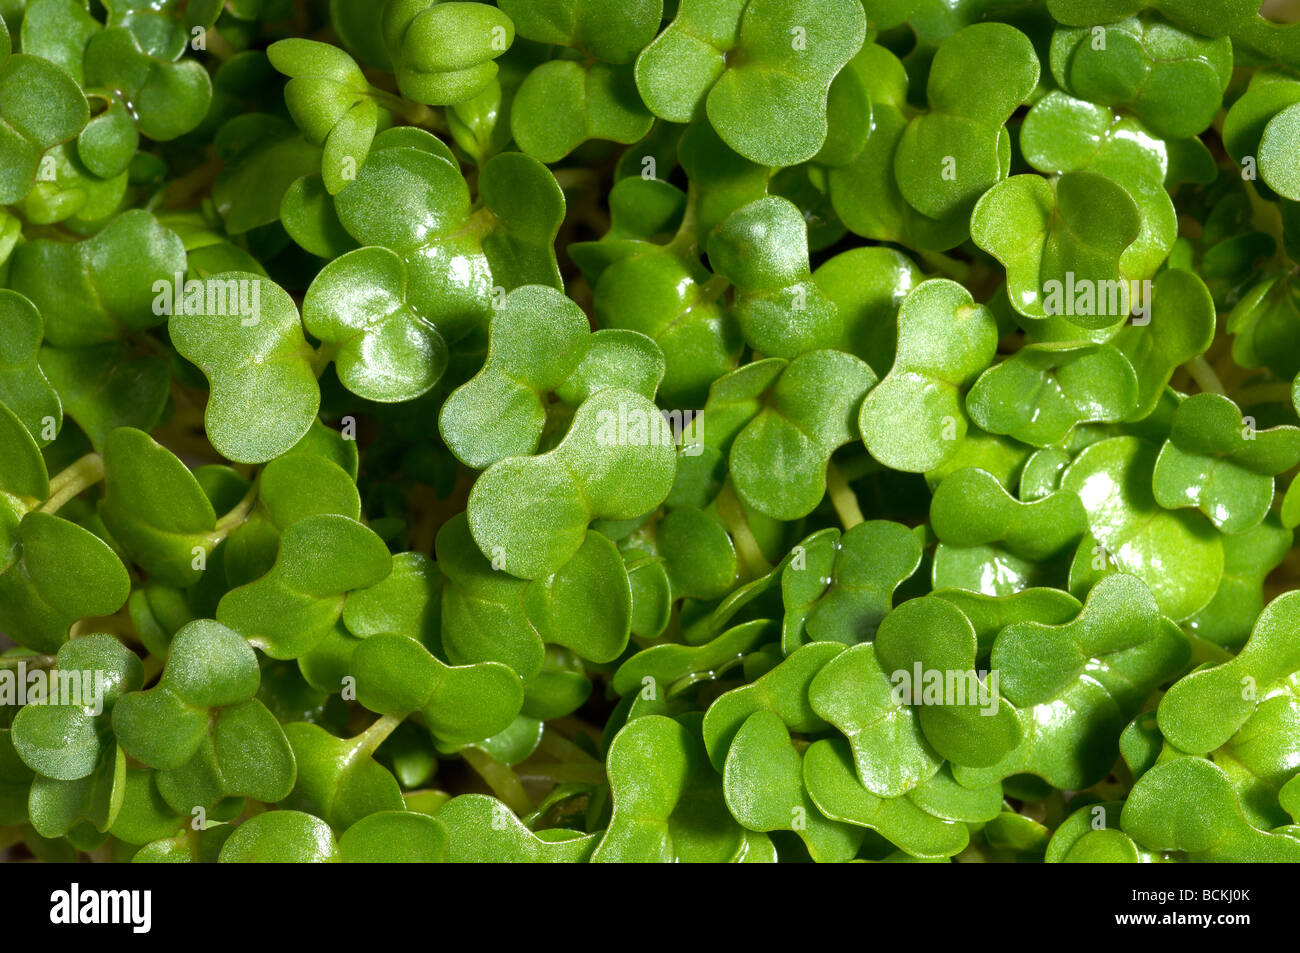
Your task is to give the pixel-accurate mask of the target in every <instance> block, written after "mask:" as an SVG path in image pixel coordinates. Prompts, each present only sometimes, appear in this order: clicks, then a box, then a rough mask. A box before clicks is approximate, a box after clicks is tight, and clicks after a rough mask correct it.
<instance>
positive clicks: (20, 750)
mask: <svg viewBox="0 0 1300 953" xmlns="http://www.w3.org/2000/svg"><path fill="white" fill-rule="evenodd" d="M60 673H61V674H60ZM56 678H57V679H59V680H58V681H55V679H56ZM143 680H144V669H143V667H142V666H141V664H140V659H139V658H137V657H136V655H135V654H134V653H133V652H131V650H130V649H128V648H127V647H126V646H124V645H122V643H121V642H119V641H118V640H117V639H115V638H114V637H113V636H111V635H105V634H97V635H87V636H83V637H82V638H80V639H76V640H74V641H72V642H65V643H64V644H63V645H62V646H61V647H60V648H59V651H58V654H57V655H56V656H55V663H54V670H53V672H52V673H51V689H54V688H55V687H56V686H58V688H59V689H64V690H66V692H67V696H66V697H65V696H64V695H63V691H51V692H50V694H49V697H45V698H42V699H39V700H37V699H34V698H33V699H32V700H31V701H29V703H28V704H27V705H24V706H23V707H22V708H20V709H18V711H17V713H16V714H15V715H14V717H13V723H12V725H11V727H10V740H11V743H12V745H13V750H14V751H15V752H16V753H17V755H18V757H19V758H21V759H22V761H23V763H24V764H25V765H27V767H28V768H30V769H31V770H32V771H35V772H36V773H37V774H39V775H40V776H41V777H43V778H45V779H47V780H49V781H79V780H82V779H84V778H87V777H89V776H90V775H91V773H92V772H94V771H95V770H96V768H97V767H98V766H99V765H100V763H101V761H102V760H103V756H104V755H105V754H108V755H110V760H111V755H112V753H113V749H114V748H115V744H114V743H113V740H112V736H111V734H110V733H108V732H107V731H105V729H106V728H107V727H108V724H107V723H108V721H109V716H110V714H111V712H112V710H113V706H114V705H115V704H116V703H117V701H118V700H119V699H120V698H121V697H122V696H124V695H125V694H126V693H128V692H133V691H136V690H137V689H139V688H140V685H141V683H142V682H143ZM69 826H70V825H69ZM62 833H63V832H59V833H58V834H47V835H46V836H62Z"/></svg>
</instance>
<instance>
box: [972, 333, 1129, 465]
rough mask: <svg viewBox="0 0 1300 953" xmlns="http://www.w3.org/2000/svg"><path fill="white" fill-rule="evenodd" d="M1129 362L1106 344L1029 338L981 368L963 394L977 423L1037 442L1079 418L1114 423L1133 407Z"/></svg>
mask: <svg viewBox="0 0 1300 953" xmlns="http://www.w3.org/2000/svg"><path fill="white" fill-rule="evenodd" d="M1137 397H1138V381H1137V375H1136V373H1134V371H1133V367H1132V365H1131V364H1129V362H1128V358H1126V357H1125V356H1124V355H1123V354H1122V353H1121V352H1120V351H1119V350H1118V349H1116V348H1115V347H1113V346H1111V345H1109V344H1067V343H1059V344H1030V345H1028V346H1027V347H1023V348H1021V349H1020V350H1019V351H1017V352H1016V353H1015V354H1014V355H1013V356H1012V357H1010V358H1008V359H1007V360H1005V361H1003V362H1002V363H1000V364H997V365H995V366H993V367H991V368H989V369H988V370H987V371H985V372H984V373H983V374H981V375H980V377H979V379H978V380H977V381H976V382H975V384H974V385H973V386H972V387H971V389H970V392H969V393H968V394H967V395H966V411H967V412H968V413H969V414H970V416H971V419H972V420H974V421H975V423H977V424H979V426H980V427H981V428H983V429H984V430H987V431H989V432H991V433H1000V434H1007V435H1008V436H1011V437H1014V438H1015V439H1017V440H1020V441H1022V442H1024V443H1029V444H1032V445H1033V446H1036V447H1046V446H1050V445H1052V444H1055V443H1059V442H1060V441H1062V440H1064V439H1065V438H1066V437H1067V436H1068V435H1069V433H1070V431H1071V430H1072V429H1073V428H1074V427H1075V426H1077V425H1078V424H1081V423H1115V422H1118V421H1121V420H1125V419H1127V418H1128V417H1129V415H1130V414H1132V413H1133V411H1134V410H1135V409H1136V407H1137Z"/></svg>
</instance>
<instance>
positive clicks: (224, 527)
mask: <svg viewBox="0 0 1300 953" xmlns="http://www.w3.org/2000/svg"><path fill="white" fill-rule="evenodd" d="M256 502H257V481H256V480H254V481H253V485H252V486H250V487H249V488H248V492H247V493H245V494H244V496H243V498H242V499H241V500H240V501H239V502H238V503H236V504H235V505H234V507H233V508H232V509H231V510H230V512H229V513H227V514H226V515H224V516H223V517H221V519H219V520H217V525H216V526H215V527H214V528H213V530H212V534H211V539H212V544H213V545H214V546H215V545H216V544H217V543H219V542H221V541H222V540H223V539H225V538H226V537H227V536H229V535H230V534H231V533H232V532H234V531H235V530H236V529H237V528H238V527H240V526H242V525H243V524H244V521H245V520H247V519H248V514H249V513H251V512H252V510H253V504H254V503H256Z"/></svg>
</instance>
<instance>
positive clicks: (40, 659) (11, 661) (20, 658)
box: [0, 655, 56, 669]
mask: <svg viewBox="0 0 1300 953" xmlns="http://www.w3.org/2000/svg"><path fill="white" fill-rule="evenodd" d="M55 661H56V659H55V657H54V656H53V655H11V656H9V657H8V658H0V668H17V667H18V665H19V663H22V664H23V665H25V666H26V667H27V668H29V669H31V668H53V667H54V663H55Z"/></svg>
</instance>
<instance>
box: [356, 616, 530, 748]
mask: <svg viewBox="0 0 1300 953" xmlns="http://www.w3.org/2000/svg"><path fill="white" fill-rule="evenodd" d="M350 669H351V672H352V674H353V675H354V677H355V678H356V689H357V701H358V702H360V703H361V704H362V705H363V706H365V707H366V708H368V709H370V710H371V711H373V712H377V713H378V714H381V715H407V714H409V713H411V712H413V711H419V712H421V713H422V714H423V715H424V719H425V721H426V722H427V723H428V725H429V728H430V730H432V731H433V733H434V734H435V735H437V736H438V737H439V738H440V739H442V740H443V741H446V742H448V743H452V744H458V743H459V744H463V743H467V742H471V741H480V740H482V739H484V738H489V737H491V736H492V735H495V734H497V733H498V732H501V731H504V730H505V729H506V728H508V727H509V726H510V723H511V722H512V721H514V719H515V716H516V715H518V714H519V709H520V708H521V707H522V705H523V700H524V690H523V683H522V682H521V681H520V679H519V676H518V675H516V674H515V673H514V671H513V670H511V669H510V668H509V667H508V666H506V665H502V664H501V663H499V662H478V663H476V664H474V665H462V666H449V665H446V664H445V663H443V662H441V661H439V660H438V659H437V658H435V657H434V656H433V655H432V654H430V652H429V650H428V649H426V648H425V647H424V646H422V645H420V643H419V642H417V641H415V640H414V639H412V638H410V637H409V636H405V635H396V634H384V635H374V636H371V637H369V638H367V639H363V640H362V642H361V644H360V645H358V646H357V648H356V651H355V652H354V653H353V655H352V661H351V666H350Z"/></svg>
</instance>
